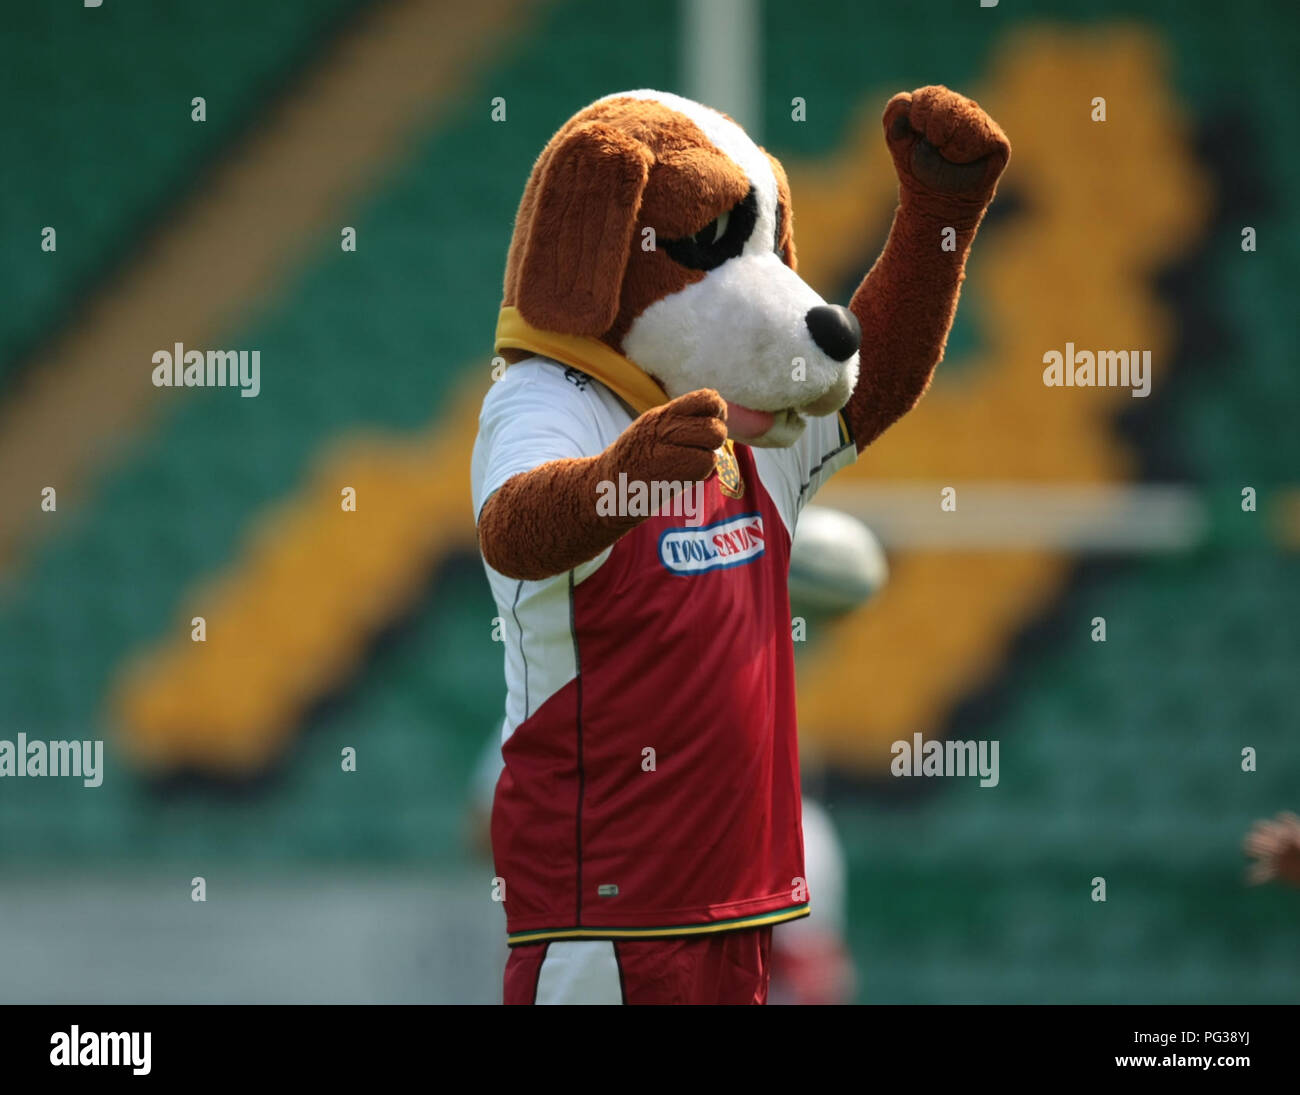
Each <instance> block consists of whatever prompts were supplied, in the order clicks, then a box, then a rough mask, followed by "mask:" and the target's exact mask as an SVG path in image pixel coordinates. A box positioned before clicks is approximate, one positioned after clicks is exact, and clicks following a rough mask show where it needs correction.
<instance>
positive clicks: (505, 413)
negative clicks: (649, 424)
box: [470, 362, 605, 519]
mask: <svg viewBox="0 0 1300 1095" xmlns="http://www.w3.org/2000/svg"><path fill="white" fill-rule="evenodd" d="M604 447H605V446H604V444H603V443H602V439H601V431H600V428H599V425H598V422H597V419H596V414H595V409H594V408H593V407H592V406H591V397H590V395H589V394H588V393H587V392H586V391H585V390H584V388H583V387H581V386H578V385H575V384H572V383H570V382H569V381H567V380H566V379H565V376H564V374H563V373H562V372H560V371H559V370H557V369H555V368H554V367H553V366H549V365H545V364H541V363H533V362H521V363H520V364H518V365H512V366H511V367H510V368H508V369H507V370H506V371H505V375H504V376H503V377H502V379H501V380H499V381H497V382H496V383H495V384H493V385H492V389H491V391H489V392H488V394H487V396H486V397H485V398H484V400H483V409H482V411H481V413H480V414H479V427H478V438H477V440H476V441H475V443H474V456H473V460H472V463H471V471H470V478H471V486H472V491H473V496H474V514H475V518H476V519H477V516H478V514H479V512H480V511H481V510H482V509H483V504H484V503H485V502H486V501H487V500H488V499H489V498H490V497H491V496H492V494H493V492H495V491H496V490H498V489H499V488H500V487H501V485H502V484H503V483H505V482H506V480H508V479H511V478H512V477H514V476H516V475H518V474H520V473H521V472H526V471H531V470H532V469H533V468H535V467H537V466H538V465H539V464H545V463H547V462H548V461H551V460H563V459H566V458H571V457H581V456H594V455H596V454H597V453H599V452H600V451H602V449H604Z"/></svg>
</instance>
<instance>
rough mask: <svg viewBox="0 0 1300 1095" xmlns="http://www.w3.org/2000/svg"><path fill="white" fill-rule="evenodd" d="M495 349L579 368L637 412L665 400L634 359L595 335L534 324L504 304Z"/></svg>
mask: <svg viewBox="0 0 1300 1095" xmlns="http://www.w3.org/2000/svg"><path fill="white" fill-rule="evenodd" d="M496 348H497V350H530V351H531V352H532V353H535V354H541V355H542V356H543V357H549V358H552V359H554V360H555V361H559V362H561V363H562V364H564V365H571V366H573V368H575V369H580V370H581V371H582V372H584V373H586V374H587V375H588V376H592V377H595V378H596V379H597V380H599V381H600V382H601V383H602V384H604V385H605V387H607V388H609V389H610V391H612V392H614V393H615V394H616V395H618V396H619V397H620V398H622V399H623V400H625V401H626V402H627V403H628V405H629V406H631V407H633V408H634V409H635V410H636V412H637V414H644V413H645V412H646V411H648V410H650V408H651V407H658V406H660V405H661V404H664V403H667V402H668V394H667V393H666V392H665V391H664V390H663V389H662V388H661V387H659V385H658V384H657V383H656V382H655V380H654V378H653V377H651V376H650V375H649V374H648V373H645V372H643V371H642V370H641V368H640V367H639V366H638V365H636V364H635V363H634V362H632V361H630V360H628V359H627V358H626V357H624V356H623V355H622V354H620V353H619V352H618V351H617V350H614V349H611V348H610V347H609V346H606V345H605V343H603V342H601V341H600V340H599V339H596V338H588V337H587V336H586V335H564V334H560V333H559V332H557V331H543V330H542V329H541V328H540V327H534V326H533V325H532V324H531V323H529V322H528V320H526V319H524V317H523V316H522V315H520V314H519V309H518V308H513V307H510V306H507V307H505V308H502V309H501V314H500V315H498V316H497V336H496Z"/></svg>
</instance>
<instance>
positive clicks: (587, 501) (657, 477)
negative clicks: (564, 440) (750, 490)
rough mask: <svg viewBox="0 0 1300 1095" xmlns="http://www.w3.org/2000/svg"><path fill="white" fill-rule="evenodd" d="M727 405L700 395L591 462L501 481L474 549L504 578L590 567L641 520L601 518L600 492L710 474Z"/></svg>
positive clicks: (671, 406)
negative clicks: (621, 481)
mask: <svg viewBox="0 0 1300 1095" xmlns="http://www.w3.org/2000/svg"><path fill="white" fill-rule="evenodd" d="M726 416H727V405H726V403H725V402H724V401H723V400H722V397H721V396H719V395H718V393H717V392H714V391H710V390H709V389H707V388H706V389H701V390H700V391H696V392H688V393H687V394H686V395H683V396H680V397H679V398H677V399H674V400H673V401H672V402H671V403H665V404H664V405H663V406H662V407H655V408H654V409H652V410H649V411H647V412H646V413H645V414H643V415H641V417H639V418H638V419H636V420H635V421H634V422H633V423H632V424H631V425H630V426H628V428H627V429H626V430H624V431H623V433H622V434H621V435H619V437H618V439H617V440H616V441H614V443H613V444H611V445H610V446H609V448H607V449H606V450H605V451H604V452H602V453H600V454H598V455H596V456H586V457H576V458H572V459H568V460H552V461H550V462H549V463H546V464H541V465H539V466H538V467H536V468H533V469H532V470H531V471H526V472H522V473H521V474H519V475H516V476H513V477H512V478H510V479H507V480H506V482H505V483H504V484H502V486H501V487H500V489H499V490H497V491H496V492H495V493H494V494H493V495H492V496H491V497H490V498H489V499H488V500H487V501H486V502H485V503H484V504H483V508H482V510H481V511H480V513H479V518H478V540H479V548H480V550H481V551H482V552H483V558H484V560H486V562H487V564H488V566H490V567H491V568H492V569H493V570H496V571H499V572H500V573H501V574H504V575H505V576H506V577H507V578H520V579H524V580H526V581H540V580H542V579H543V578H550V577H553V576H555V575H557V574H563V573H564V572H565V571H566V570H572V569H573V568H574V567H576V566H579V565H580V564H582V563H585V562H587V561H588V560H590V559H594V558H595V557H596V556H597V555H599V554H600V553H601V552H602V551H604V550H605V549H606V548H607V547H609V546H610V545H611V544H613V543H614V542H615V541H616V540H618V539H619V537H621V536H622V535H623V534H624V533H626V532H628V531H630V530H631V529H633V528H635V527H636V526H637V525H639V524H640V523H641V522H642V521H643V520H645V518H644V517H628V516H617V515H602V514H600V513H598V512H597V509H596V501H597V498H598V497H599V488H600V484H601V483H604V482H609V483H615V482H617V481H618V476H619V473H620V472H622V473H624V474H626V475H627V478H628V481H629V482H634V481H640V482H645V483H650V482H655V481H658V482H667V483H673V482H678V483H693V482H699V481H700V480H703V479H704V478H706V477H707V476H708V475H709V474H710V473H711V472H712V471H713V463H714V450H715V449H717V448H718V446H720V445H721V444H722V443H723V441H724V440H726V436H727V429H726Z"/></svg>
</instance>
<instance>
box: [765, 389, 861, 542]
mask: <svg viewBox="0 0 1300 1095" xmlns="http://www.w3.org/2000/svg"><path fill="white" fill-rule="evenodd" d="M753 453H754V466H755V467H756V468H757V469H758V474H759V477H760V478H761V479H762V480H763V486H764V487H766V488H767V492H768V494H769V495H770V496H771V498H772V501H773V502H774V503H776V508H777V511H778V512H779V513H780V514H781V519H782V520H783V521H784V522H785V527H786V529H787V530H788V531H789V532H790V534H791V535H792V536H793V535H794V527H795V523H796V522H797V521H798V519H799V513H800V511H801V510H802V509H803V507H804V506H805V505H807V504H808V502H809V500H810V499H811V498H812V496H813V495H814V494H816V493H817V491H818V490H820V489H821V485H822V484H823V483H825V482H826V480H827V479H829V478H830V477H831V476H832V475H834V474H835V473H836V472H837V471H839V470H840V469H841V468H844V467H848V465H850V464H852V463H853V462H854V461H855V460H857V458H858V448H857V445H856V444H855V443H854V440H853V434H852V432H851V431H850V430H849V426H848V423H847V422H846V421H845V419H844V416H843V415H842V414H829V415H825V416H823V417H821V418H810V419H808V425H807V427H806V428H805V429H804V431H803V434H802V436H800V438H799V440H798V441H796V442H795V443H794V444H793V445H791V446H790V447H789V448H785V449H754V450H753Z"/></svg>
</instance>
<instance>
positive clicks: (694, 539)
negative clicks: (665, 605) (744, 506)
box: [659, 513, 767, 574]
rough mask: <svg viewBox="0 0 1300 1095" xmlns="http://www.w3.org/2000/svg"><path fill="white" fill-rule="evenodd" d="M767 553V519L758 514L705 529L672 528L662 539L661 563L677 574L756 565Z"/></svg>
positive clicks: (660, 546) (660, 548) (747, 514)
mask: <svg viewBox="0 0 1300 1095" xmlns="http://www.w3.org/2000/svg"><path fill="white" fill-rule="evenodd" d="M766 550H767V538H766V535H765V534H764V532H763V518H762V516H761V515H760V514H757V513H746V514H744V515H743V516H740V517H729V518H728V519H727V520H725V521H718V522H716V523H715V524H712V525H704V526H703V527H701V528H670V529H668V530H667V531H665V532H663V533H662V534H661V535H660V537H659V561H660V562H661V563H663V565H664V566H665V567H666V568H667V569H668V570H670V571H672V572H673V573H674V574H703V573H705V572H706V571H709V570H722V569H724V568H726V567H738V566H743V565H744V564H745V563H752V562H753V561H754V560H755V559H758V558H760V557H761V556H762V554H763V552H764V551H766Z"/></svg>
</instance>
